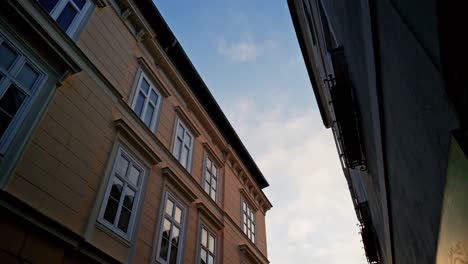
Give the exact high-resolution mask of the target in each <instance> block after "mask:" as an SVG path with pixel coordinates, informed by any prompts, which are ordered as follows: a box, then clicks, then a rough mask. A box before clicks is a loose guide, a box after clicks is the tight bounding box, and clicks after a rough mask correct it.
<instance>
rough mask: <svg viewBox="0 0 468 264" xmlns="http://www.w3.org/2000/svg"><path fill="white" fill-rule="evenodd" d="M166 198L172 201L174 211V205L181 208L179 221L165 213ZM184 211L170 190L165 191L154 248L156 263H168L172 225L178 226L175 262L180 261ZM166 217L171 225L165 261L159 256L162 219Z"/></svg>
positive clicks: (178, 262)
mask: <svg viewBox="0 0 468 264" xmlns="http://www.w3.org/2000/svg"><path fill="white" fill-rule="evenodd" d="M167 200H170V201H171V202H172V206H173V208H172V209H173V210H174V211H175V208H176V206H177V207H179V208H181V211H182V212H181V217H180V223H179V224H178V223H177V221H176V220H175V219H173V217H172V215H168V214H167V213H166V206H167ZM186 211H187V208H186V207H185V206H184V205H183V204H182V203H181V202H179V201H178V200H177V199H176V198H175V196H174V195H172V193H170V192H166V193H165V195H164V200H163V207H162V215H161V217H160V223H159V235H158V247H157V250H156V260H157V261H158V263H162V264H168V263H169V261H170V256H171V239H172V229H173V227H174V226H176V227H177V228H179V244H178V249H179V250H178V252H177V262H176V263H177V264H180V263H182V257H183V250H184V240H185V226H186V222H185V218H186ZM165 219H167V220H169V222H171V227H170V231H169V248H168V251H167V256H168V258H167V261H166V260H164V259H162V258H161V257H160V253H161V246H162V238H163V226H164V220H165Z"/></svg>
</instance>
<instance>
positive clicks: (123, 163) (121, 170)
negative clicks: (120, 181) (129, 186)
mask: <svg viewBox="0 0 468 264" xmlns="http://www.w3.org/2000/svg"><path fill="white" fill-rule="evenodd" d="M129 163H130V162H129V161H128V159H127V158H125V157H124V156H122V155H121V156H120V159H119V161H118V164H117V173H118V174H119V175H120V176H125V175H127V169H128V165H129Z"/></svg>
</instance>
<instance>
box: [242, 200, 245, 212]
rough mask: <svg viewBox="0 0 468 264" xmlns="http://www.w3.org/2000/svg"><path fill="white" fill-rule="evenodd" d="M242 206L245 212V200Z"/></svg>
mask: <svg viewBox="0 0 468 264" xmlns="http://www.w3.org/2000/svg"><path fill="white" fill-rule="evenodd" d="M242 208H243V209H244V212H245V211H246V206H245V202H242Z"/></svg>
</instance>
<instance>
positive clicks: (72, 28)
mask: <svg viewBox="0 0 468 264" xmlns="http://www.w3.org/2000/svg"><path fill="white" fill-rule="evenodd" d="M85 1H86V3H85V4H84V6H83V8H82V9H81V10H80V11H79V12H78V13H77V15H76V16H75V18H74V19H73V21H72V22H71V24H70V25H69V26H68V28H67V30H66V31H65V32H66V33H67V35H68V36H70V37H72V38H73V37H74V36H75V33H76V32H77V31H78V29H79V28H80V25H81V23H82V22H83V20H84V18H85V17H86V16H87V14H88V11H90V10H91V7H92V5H93V1H92V0H85ZM68 3H70V4H71V5H73V6H74V8H76V9H78V7H77V6H76V4H75V3H74V2H73V0H58V2H57V3H56V4H55V6H54V7H53V8H52V10H51V11H50V13H49V15H50V16H51V17H52V19H53V20H55V21H57V18H58V17H59V16H60V14H61V13H62V11H63V9H64V8H65V7H66V6H67V4H68ZM39 5H40V3H39Z"/></svg>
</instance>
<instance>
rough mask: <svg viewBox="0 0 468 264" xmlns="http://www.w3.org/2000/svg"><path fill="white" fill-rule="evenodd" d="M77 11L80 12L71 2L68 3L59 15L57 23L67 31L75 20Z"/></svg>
mask: <svg viewBox="0 0 468 264" xmlns="http://www.w3.org/2000/svg"><path fill="white" fill-rule="evenodd" d="M77 13H78V12H77V11H76V10H75V8H74V7H73V6H72V5H71V4H70V3H68V4H67V5H66V6H65V8H64V9H63V10H62V13H60V15H59V16H58V18H57V23H58V24H59V26H60V27H61V28H62V29H63V30H65V31H67V29H68V27H69V26H70V24H71V23H72V22H73V19H75V16H76V15H77Z"/></svg>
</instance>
